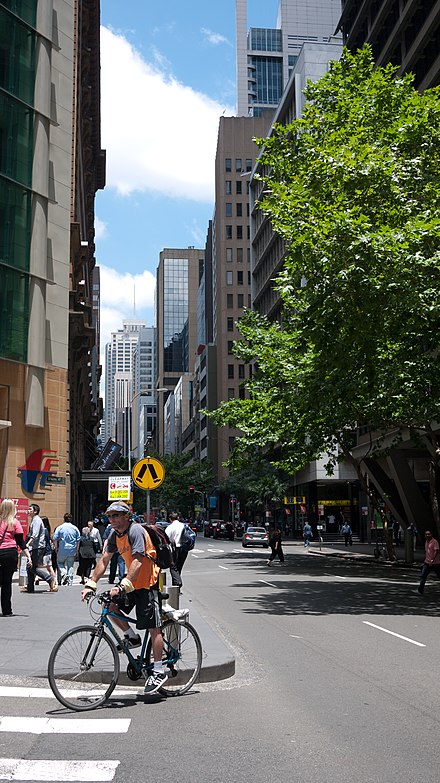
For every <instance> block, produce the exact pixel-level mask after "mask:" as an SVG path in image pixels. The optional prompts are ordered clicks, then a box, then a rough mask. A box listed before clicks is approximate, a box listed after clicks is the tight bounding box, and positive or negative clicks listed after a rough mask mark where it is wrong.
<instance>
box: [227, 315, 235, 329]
mask: <svg viewBox="0 0 440 783" xmlns="http://www.w3.org/2000/svg"><path fill="white" fill-rule="evenodd" d="M227 324H228V332H233V331H234V319H233V318H228V319H227Z"/></svg>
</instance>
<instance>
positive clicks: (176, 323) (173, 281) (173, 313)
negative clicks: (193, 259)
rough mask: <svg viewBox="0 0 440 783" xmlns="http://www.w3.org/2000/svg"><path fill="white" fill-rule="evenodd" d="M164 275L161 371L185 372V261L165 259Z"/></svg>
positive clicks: (186, 307) (187, 351)
mask: <svg viewBox="0 0 440 783" xmlns="http://www.w3.org/2000/svg"><path fill="white" fill-rule="evenodd" d="M163 276H164V277H163V285H164V298H163V308H164V310H163V349H164V371H165V372H177V373H181V372H188V370H189V335H188V319H189V310H188V259H187V258H165V259H164V267H163Z"/></svg>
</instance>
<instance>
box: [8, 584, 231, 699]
mask: <svg viewBox="0 0 440 783" xmlns="http://www.w3.org/2000/svg"><path fill="white" fill-rule="evenodd" d="M107 586H108V583H107V581H106V579H105V578H103V579H102V580H101V581H100V583H99V588H100V589H102V590H105V589H106V588H107ZM12 589H13V593H12V607H13V611H14V616H13V617H1V616H0V679H1V677H2V675H23V676H26V677H46V676H47V662H48V659H49V654H50V651H51V649H52V647H53V645H54V644H55V642H56V640H57V639H58V638H59V637H60V636H61V634H63V633H64V632H65V631H67V630H68V629H69V628H74V627H75V626H77V625H90V624H91V623H93V620H92V618H91V616H90V613H89V609H88V606H86V605H85V604H83V603H82V602H81V598H80V593H81V585H80V584H79V577H75V583H74V584H73V585H72V587H67V586H66V587H60V588H59V590H58V592H57V593H49V592H46V591H47V585H46V582H40V584H39V585H38V586H37V587H36V588H35V593H34V594H33V595H29V594H27V593H22V592H20V587H19V585H18V575H17V578H16V579H15V580H14V583H13V588H12ZM180 606H181V608H189V610H190V614H189V621H190V623H191V625H193V626H194V628H195V629H196V630H197V632H198V634H199V636H200V639H201V642H202V648H203V661H202V671H201V673H200V677H199V680H198V681H199V682H216V681H217V680H224V679H227V678H228V677H232V676H233V675H234V674H235V659H234V657H233V655H232V653H231V651H230V650H229V649H228V648H227V647H226V645H225V644H224V643H223V642H222V641H221V639H219V637H218V636H217V634H215V633H214V631H213V630H212V629H211V627H210V626H209V624H208V622H206V620H204V619H203V618H202V617H201V616H200V614H199V612H198V611H197V609H196V607H195V606H194V602H193V601H192V600H191V595H190V592H189V591H188V590H187V589H186V588H185V595H184V596H182V598H181V601H180ZM124 667H125V659H124V656H121V676H120V679H119V683H120V684H121V685H133V683H132V682H131V680H129V679H128V678H127V676H126V674H125V671H124Z"/></svg>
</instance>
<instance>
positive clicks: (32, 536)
mask: <svg viewBox="0 0 440 783" xmlns="http://www.w3.org/2000/svg"><path fill="white" fill-rule="evenodd" d="M28 513H29V514H30V520H31V521H30V526H29V533H28V540H27V547H28V550H29V554H30V556H31V565H30V566H29V565H28V572H27V587H23V588H22V592H23V593H34V592H35V577H36V576H38V577H39V578H40V579H43V580H44V581H45V582H47V584H48V585H49V590H50V591H51V592H55V590H54V589H53V586H54V585H55V584H56V578H55V575H54V576H52V575H51V574H50V573H49V571H48V570H47V568H43V558H44V554H45V551H46V528H45V527H44V525H43V520H42V519H41V517H40V506H39V505H38V503H31V504H30V506H29V508H28ZM51 587H52V589H51Z"/></svg>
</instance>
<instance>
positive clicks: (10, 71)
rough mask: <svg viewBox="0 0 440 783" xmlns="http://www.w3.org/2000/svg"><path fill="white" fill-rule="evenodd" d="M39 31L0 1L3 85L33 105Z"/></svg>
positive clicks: (0, 59)
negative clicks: (13, 13) (29, 25)
mask: <svg viewBox="0 0 440 783" xmlns="http://www.w3.org/2000/svg"><path fill="white" fill-rule="evenodd" d="M34 81H35V33H34V32H33V31H32V30H30V29H29V28H28V27H26V25H25V24H24V23H22V22H20V21H19V20H18V19H15V18H14V17H13V16H11V14H9V13H8V12H7V11H6V10H5V9H4V8H2V6H1V5H0V89H1V88H3V89H4V90H7V92H9V93H12V95H15V97H16V98H19V99H20V100H22V101H24V102H25V103H28V104H30V105H31V106H32V105H33V102H34Z"/></svg>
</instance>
